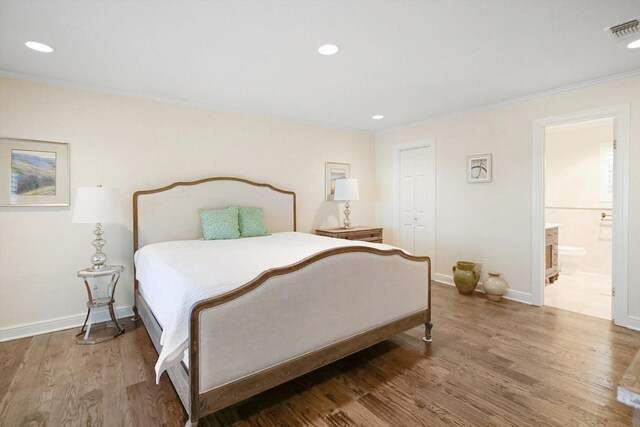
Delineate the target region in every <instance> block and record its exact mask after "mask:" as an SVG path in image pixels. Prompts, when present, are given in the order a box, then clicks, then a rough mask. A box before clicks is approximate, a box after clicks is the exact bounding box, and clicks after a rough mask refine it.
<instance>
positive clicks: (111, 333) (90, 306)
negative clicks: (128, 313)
mask: <svg viewBox="0 0 640 427" xmlns="http://www.w3.org/2000/svg"><path fill="white" fill-rule="evenodd" d="M123 271H124V267H123V266H121V265H110V266H107V267H105V268H101V269H99V270H96V269H93V268H86V269H84V270H80V271H78V277H79V278H81V279H82V280H83V281H84V285H85V287H86V288H87V296H88V298H89V300H88V301H87V317H85V319H84V324H83V325H82V329H81V330H80V332H79V333H78V334H77V335H76V343H77V344H97V343H99V342H103V341H107V340H111V339H114V338H115V337H117V336H119V335H122V334H124V328H123V327H122V325H121V324H120V322H118V319H117V318H116V314H115V311H114V310H113V303H114V302H115V301H114V299H113V295H114V293H115V291H116V285H117V284H118V279H120V273H122V272H123ZM101 277H105V278H106V277H109V278H110V281H109V286H108V288H107V289H106V294H105V293H100V292H98V290H99V287H98V285H97V284H95V286H94V285H92V284H91V283H90V281H92V280H93V279H97V278H101ZM105 307H106V308H107V309H108V310H109V316H110V317H111V321H110V322H107V323H106V324H105V326H104V327H103V328H100V330H99V332H100V333H97V334H94V335H95V336H93V337H92V336H91V327H92V326H93V325H94V324H95V323H96V313H95V311H96V310H98V309H100V308H105ZM94 329H95V330H98V328H97V327H96V328H94ZM94 332H95V331H94Z"/></svg>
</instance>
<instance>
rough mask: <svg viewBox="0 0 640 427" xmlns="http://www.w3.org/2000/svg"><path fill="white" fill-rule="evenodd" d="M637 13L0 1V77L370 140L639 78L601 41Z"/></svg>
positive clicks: (611, 7)
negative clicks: (385, 132) (614, 78)
mask: <svg viewBox="0 0 640 427" xmlns="http://www.w3.org/2000/svg"><path fill="white" fill-rule="evenodd" d="M638 15H640V0H615V1H613V0H609V1H605V0H562V1H560V0H557V1H550V0H520V1H517V0H495V1H493V0H460V1H457V0H449V1H445V0H431V1H331V2H329V1H324V2H323V1H237V2H231V1H178V0H176V1H155V2H150V1H131V0H129V1H125V0H111V1H58V0H49V1H31V0H19V1H14V0H4V1H0V73H2V74H5V75H14V76H15V75H18V76H25V77H28V78H36V79H44V80H47V81H52V82H63V83H71V84H75V85H80V86H87V87H96V88H102V89H109V90H115V91H119V92H124V93H130V94H132V95H136V94H137V95H145V96H153V97H163V98H169V99H174V100H181V101H188V102H193V103H198V104H203V105H208V106H211V107H214V108H220V109H225V110H230V111H238V112H245V113H254V114H262V115H268V116H275V117H281V118H287V119H294V120H301V121H308V122H315V123H320V124H326V125H333V126H341V127H348V128H355V129H363V130H374V131H375V130H380V129H384V128H389V127H394V126H398V125H401V124H405V123H409V122H413V121H417V120H422V119H427V118H431V117H435V116H440V115H445V114H450V113H454V112H457V111H462V110H467V109H472V108H476V107H480V106H483V105H487V104H492V103H496V102H501V101H504V100H509V99H513V98H518V97H522V96H526V95H529V94H533V93H537V92H541V91H547V90H552V89H555V88H559V87H563V86H566V85H571V84H575V83H578V82H584V81H589V80H593V79H599V78H602V77H605V76H611V75H615V74H619V73H625V72H629V71H632V70H638V69H640V49H635V50H631V49H627V48H626V47H625V46H624V44H621V43H615V42H613V41H611V40H609V39H608V38H607V37H606V36H605V34H604V32H603V31H602V29H603V28H604V27H605V26H609V25H612V24H617V23H620V22H623V21H625V20H627V19H629V18H633V17H635V16H638ZM28 40H35V41H40V42H43V43H47V44H50V45H51V46H53V47H54V48H55V49H56V50H55V52H54V53H53V54H42V53H37V52H34V51H31V50H29V49H27V48H26V47H25V46H24V42H25V41H28ZM325 43H335V44H337V45H339V46H340V48H341V50H340V52H339V53H338V54H337V55H335V56H329V57H326V56H321V55H319V54H318V53H317V48H318V47H319V46H320V45H322V44H325ZM378 113H379V114H384V115H385V119H384V120H378V121H376V120H371V118H370V117H371V115H373V114H378Z"/></svg>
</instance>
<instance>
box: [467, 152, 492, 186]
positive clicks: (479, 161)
mask: <svg viewBox="0 0 640 427" xmlns="http://www.w3.org/2000/svg"><path fill="white" fill-rule="evenodd" d="M491 169H492V166H491V154H480V155H478V156H468V157H467V182H468V183H470V184H475V183H480V182H491V173H492V170H491Z"/></svg>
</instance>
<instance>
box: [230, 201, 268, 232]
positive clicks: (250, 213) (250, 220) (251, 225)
mask: <svg viewBox="0 0 640 427" xmlns="http://www.w3.org/2000/svg"><path fill="white" fill-rule="evenodd" d="M238 224H239V225H240V235H241V236H242V237H257V236H266V235H268V234H269V233H267V229H266V227H265V226H264V216H263V214H262V208H240V212H239V214H238Z"/></svg>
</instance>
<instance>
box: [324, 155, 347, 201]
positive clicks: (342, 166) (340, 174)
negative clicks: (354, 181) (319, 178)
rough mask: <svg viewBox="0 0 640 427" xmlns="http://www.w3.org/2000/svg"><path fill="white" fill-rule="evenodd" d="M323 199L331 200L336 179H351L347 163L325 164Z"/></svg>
mask: <svg viewBox="0 0 640 427" xmlns="http://www.w3.org/2000/svg"><path fill="white" fill-rule="evenodd" d="M324 174H325V198H326V199H327V200H333V195H334V193H335V191H336V179H342V178H351V165H350V164H348V163H333V162H327V163H325V172H324Z"/></svg>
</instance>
